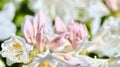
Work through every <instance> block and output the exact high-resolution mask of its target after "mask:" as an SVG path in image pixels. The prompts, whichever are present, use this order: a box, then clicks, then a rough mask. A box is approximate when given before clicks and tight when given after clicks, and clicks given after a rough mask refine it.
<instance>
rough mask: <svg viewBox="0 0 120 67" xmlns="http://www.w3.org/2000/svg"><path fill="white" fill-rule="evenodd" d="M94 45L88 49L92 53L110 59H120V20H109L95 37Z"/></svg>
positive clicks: (113, 18)
mask: <svg viewBox="0 0 120 67" xmlns="http://www.w3.org/2000/svg"><path fill="white" fill-rule="evenodd" d="M93 40H94V42H95V43H94V44H93V45H92V46H91V47H89V48H88V51H90V52H96V53H97V54H98V55H102V56H103V55H106V56H109V57H114V58H119V57H120V50H119V49H120V18H115V17H110V18H108V19H107V20H106V21H105V22H104V24H103V27H102V28H101V29H100V31H99V32H98V33H97V34H96V35H95V36H93Z"/></svg>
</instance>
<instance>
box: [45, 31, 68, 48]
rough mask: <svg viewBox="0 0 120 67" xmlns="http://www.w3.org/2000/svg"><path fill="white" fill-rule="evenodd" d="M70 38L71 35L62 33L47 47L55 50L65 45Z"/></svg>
mask: <svg viewBox="0 0 120 67" xmlns="http://www.w3.org/2000/svg"><path fill="white" fill-rule="evenodd" d="M68 36H69V33H62V34H60V35H58V36H57V37H56V38H54V39H53V40H52V41H50V42H49V43H48V44H47V45H46V46H47V48H49V49H55V48H58V47H60V46H62V45H64V43H65V39H67V38H68Z"/></svg>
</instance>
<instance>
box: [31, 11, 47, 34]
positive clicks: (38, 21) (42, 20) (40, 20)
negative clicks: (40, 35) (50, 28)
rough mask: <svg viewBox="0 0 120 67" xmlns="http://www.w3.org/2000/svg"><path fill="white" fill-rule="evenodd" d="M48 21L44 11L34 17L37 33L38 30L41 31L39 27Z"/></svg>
mask: <svg viewBox="0 0 120 67" xmlns="http://www.w3.org/2000/svg"><path fill="white" fill-rule="evenodd" d="M46 23H47V21H46V18H45V15H44V13H43V12H42V11H40V12H39V13H38V14H37V15H36V16H35V17H34V19H33V27H34V32H35V35H36V34H37V32H39V29H40V28H41V26H42V25H45V24H46Z"/></svg>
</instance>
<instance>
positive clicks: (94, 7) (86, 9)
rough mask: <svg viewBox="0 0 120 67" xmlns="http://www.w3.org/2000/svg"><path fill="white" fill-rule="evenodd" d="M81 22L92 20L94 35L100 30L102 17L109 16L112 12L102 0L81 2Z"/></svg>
mask: <svg viewBox="0 0 120 67" xmlns="http://www.w3.org/2000/svg"><path fill="white" fill-rule="evenodd" d="M80 2H81V9H80V19H81V21H87V20H90V19H91V20H92V24H91V30H92V34H93V35H94V34H95V33H96V32H97V31H98V29H99V28H100V24H101V23H100V22H101V17H103V16H105V15H108V14H109V13H110V11H109V10H108V8H107V7H106V6H105V4H104V3H103V2H102V1H101V0H80Z"/></svg>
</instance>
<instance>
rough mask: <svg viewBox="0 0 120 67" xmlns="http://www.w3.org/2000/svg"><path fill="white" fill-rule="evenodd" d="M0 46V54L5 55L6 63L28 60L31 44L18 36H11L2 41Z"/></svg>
mask: <svg viewBox="0 0 120 67" xmlns="http://www.w3.org/2000/svg"><path fill="white" fill-rule="evenodd" d="M1 47H2V51H1V52H0V54H1V55H2V56H3V57H6V59H7V64H8V65H12V64H13V63H28V62H29V61H30V59H29V53H30V51H31V50H32V46H30V45H29V44H28V43H26V41H25V40H24V39H23V38H21V37H19V36H12V37H11V38H10V39H9V40H6V41H5V42H4V43H2V45H1Z"/></svg>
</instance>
